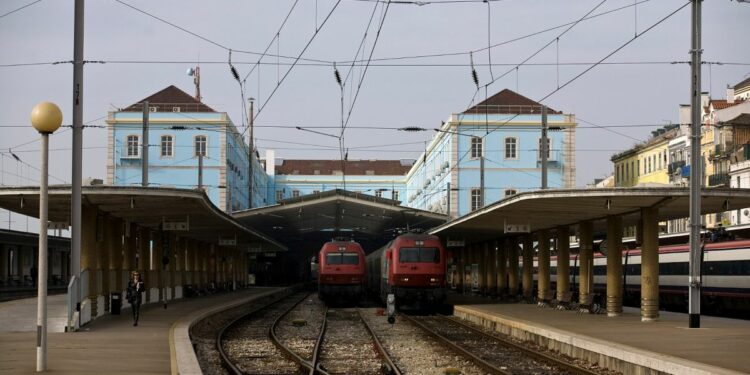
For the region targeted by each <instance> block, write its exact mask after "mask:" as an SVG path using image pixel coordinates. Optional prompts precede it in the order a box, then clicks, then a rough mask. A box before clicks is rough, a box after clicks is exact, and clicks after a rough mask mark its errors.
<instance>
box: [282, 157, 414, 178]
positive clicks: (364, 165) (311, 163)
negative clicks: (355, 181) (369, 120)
mask: <svg viewBox="0 0 750 375" xmlns="http://www.w3.org/2000/svg"><path fill="white" fill-rule="evenodd" d="M345 163H346V164H345V168H346V174H347V175H351V176H365V175H374V176H398V175H405V174H407V173H408V172H409V170H410V169H411V166H412V164H411V163H403V162H401V161H400V160H347V161H346V162H345ZM316 171H317V173H315V172H316ZM333 171H341V160H288V159H285V160H284V161H283V162H282V164H281V165H280V166H277V167H276V174H279V175H315V174H319V175H333Z"/></svg>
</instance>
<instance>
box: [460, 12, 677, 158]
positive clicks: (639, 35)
mask: <svg viewBox="0 0 750 375" xmlns="http://www.w3.org/2000/svg"><path fill="white" fill-rule="evenodd" d="M605 1H606V0H605ZM689 4H690V2H687V3H685V4H683V5H682V6H680V7H678V8H677V9H675V10H674V11H672V12H670V13H669V14H667V15H666V16H664V17H663V18H661V19H659V20H658V21H657V22H656V23H654V24H652V25H651V26H650V27H648V28H647V29H645V30H644V31H643V32H641V33H640V34H638V35H636V36H634V37H633V38H631V39H629V40H628V41H626V42H625V43H624V44H622V45H620V46H619V47H617V48H616V49H615V50H614V51H612V52H611V53H609V54H607V55H606V56H604V57H603V58H601V59H600V60H599V61H597V62H596V63H595V64H593V65H591V66H590V67H589V68H587V69H585V70H584V71H583V72H581V73H580V74H578V75H576V76H575V77H573V78H571V79H570V80H568V81H567V82H566V83H564V84H563V85H562V86H560V87H559V88H557V89H555V90H553V91H552V92H550V93H549V94H547V95H546V96H544V97H543V98H542V99H540V100H538V101H537V102H539V103H541V102H543V101H544V100H545V99H547V98H549V97H550V96H552V95H553V94H555V93H557V92H558V91H560V90H562V89H563V88H565V87H566V86H567V85H569V84H570V83H572V82H574V81H575V80H577V79H579V78H580V77H582V76H583V75H585V74H586V73H588V72H589V71H591V69H593V68H594V67H596V66H598V65H600V64H601V63H602V62H603V61H604V60H606V59H608V58H609V57H611V56H612V55H614V54H615V53H617V52H618V51H620V50H622V49H623V48H625V47H626V46H628V45H629V44H630V43H632V42H633V41H634V40H635V39H637V38H639V37H641V36H643V35H644V34H646V33H647V32H649V31H650V30H653V29H654V28H655V27H656V26H658V25H660V24H661V23H662V22H664V21H666V20H667V19H669V18H671V17H672V16H674V15H675V14H677V12H679V11H680V10H682V9H684V8H685V7H686V6H687V5H689ZM598 6H599V5H597V7H598ZM568 30H569V29H568ZM519 66H520V65H519ZM474 97H476V93H475V94H474ZM472 102H473V99H472ZM516 117H518V114H516V115H514V116H512V117H511V118H509V119H508V120H506V121H505V122H504V123H503V124H501V126H497V127H496V128H495V129H493V130H492V131H490V132H489V133H487V134H485V135H484V136H482V138H483V139H484V138H486V137H487V136H488V135H489V134H490V133H492V132H495V131H496V130H498V129H501V128H502V125H504V124H507V123H508V122H510V121H512V120H513V119H514V118H516ZM459 123H460V122H459ZM470 152H471V149H469V150H467V151H466V152H465V153H463V155H462V156H461V157H460V158H459V159H458V162H457V163H456V164H455V165H453V166H452V167H451V170H453V169H454V168H456V167H457V166H458V165H460V162H461V161H462V160H463V159H464V158H466V156H467V155H469V153H470Z"/></svg>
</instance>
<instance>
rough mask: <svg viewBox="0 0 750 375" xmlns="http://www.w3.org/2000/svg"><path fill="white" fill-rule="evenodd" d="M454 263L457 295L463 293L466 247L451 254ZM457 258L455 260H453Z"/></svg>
mask: <svg viewBox="0 0 750 375" xmlns="http://www.w3.org/2000/svg"><path fill="white" fill-rule="evenodd" d="M453 254H454V255H453V257H454V262H455V263H456V277H457V278H458V280H456V291H457V292H459V293H463V292H464V281H465V280H466V271H465V269H464V267H465V266H466V246H464V247H462V248H461V250H459V251H454V252H453ZM456 258H458V259H457V260H455V259H456Z"/></svg>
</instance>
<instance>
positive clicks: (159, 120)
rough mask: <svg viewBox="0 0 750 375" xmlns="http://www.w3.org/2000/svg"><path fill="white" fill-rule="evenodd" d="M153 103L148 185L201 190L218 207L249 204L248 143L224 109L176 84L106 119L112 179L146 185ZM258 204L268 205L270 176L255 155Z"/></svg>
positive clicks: (229, 208)
mask: <svg viewBox="0 0 750 375" xmlns="http://www.w3.org/2000/svg"><path fill="white" fill-rule="evenodd" d="M144 102H148V106H149V110H148V123H149V126H148V143H149V144H148V147H147V149H148V164H149V166H148V185H149V186H164V187H177V188H199V186H198V184H199V168H198V166H199V164H201V160H200V159H202V165H203V167H202V170H201V171H202V186H201V188H203V189H204V190H205V192H206V194H207V195H208V197H209V198H210V199H211V201H212V202H213V203H214V204H216V206H217V207H219V208H221V209H222V210H224V211H228V212H231V211H237V210H243V209H247V208H248V207H249V203H250V202H249V191H248V190H249V189H248V187H249V183H248V175H249V172H250V168H249V163H248V159H249V158H248V155H249V151H248V146H247V144H246V142H244V140H243V138H242V136H241V135H240V133H239V132H238V130H237V128H236V127H235V126H234V124H233V123H232V120H231V119H230V118H229V116H228V115H227V114H226V113H225V112H216V111H214V110H213V109H211V108H210V107H208V106H207V105H205V104H203V103H202V102H200V101H199V100H197V99H196V98H193V97H192V96H190V95H189V94H187V93H185V92H184V91H182V90H180V89H178V88H177V87H175V86H169V87H167V88H165V89H164V90H161V91H159V92H157V93H156V94H154V95H151V96H149V97H147V98H145V99H143V100H140V101H138V102H137V103H135V104H133V105H131V106H129V107H127V108H125V109H122V110H119V111H115V112H110V113H109V114H108V118H107V124H108V130H109V137H108V139H109V145H108V151H109V152H108V159H109V160H108V161H107V182H108V183H109V184H113V185H141V183H142V173H141V168H142V161H143V158H142V153H143V150H142V146H143V135H144V134H143V123H144V121H143V118H144V114H143V103H144ZM253 164H254V165H253V167H254V168H253V172H254V175H255V177H256V179H255V181H254V189H253V190H254V194H253V203H254V207H257V206H261V205H266V204H268V202H267V201H266V191H265V186H266V185H267V175H266V173H265V171H264V169H263V166H262V165H261V164H260V163H259V161H258V158H257V156H255V155H254V157H253Z"/></svg>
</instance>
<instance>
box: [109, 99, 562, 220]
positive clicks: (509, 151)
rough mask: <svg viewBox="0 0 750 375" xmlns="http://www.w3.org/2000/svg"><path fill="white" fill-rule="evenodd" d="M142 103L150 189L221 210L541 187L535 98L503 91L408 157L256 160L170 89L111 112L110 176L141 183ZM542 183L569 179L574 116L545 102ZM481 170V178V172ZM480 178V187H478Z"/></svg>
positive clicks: (470, 196)
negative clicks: (195, 192)
mask: <svg viewBox="0 0 750 375" xmlns="http://www.w3.org/2000/svg"><path fill="white" fill-rule="evenodd" d="M144 101H148V102H149V107H150V112H149V143H150V145H149V147H148V149H149V185H156V186H173V187H185V188H197V187H198V164H199V156H201V155H203V188H204V189H206V193H207V194H208V196H209V197H210V198H211V200H212V202H214V203H215V204H216V205H217V206H218V207H220V208H221V209H223V210H225V211H227V212H233V211H239V210H245V209H247V208H249V207H250V202H249V196H252V199H253V202H252V207H253V208H255V207H262V206H266V205H273V204H277V203H278V202H280V201H282V200H283V199H288V198H296V197H299V196H304V195H310V194H316V193H319V192H324V191H329V190H334V189H345V190H349V191H352V192H359V193H362V194H368V195H373V196H378V197H382V198H387V199H392V200H393V201H394V204H401V205H403V206H408V207H413V208H418V209H422V210H428V211H433V212H437V213H443V214H448V215H450V217H451V218H456V217H459V216H463V215H465V214H467V213H469V212H471V211H473V210H476V209H479V208H481V207H483V206H485V205H488V204H491V203H493V202H496V201H498V200H501V199H503V198H505V197H508V196H511V195H513V194H516V193H519V192H522V191H529V190H537V189H539V188H541V181H542V176H541V175H542V165H541V153H540V151H539V150H540V144H541V131H542V115H541V104H539V103H537V102H535V101H533V100H531V99H529V98H526V97H524V96H522V95H520V94H517V93H515V92H513V91H511V90H507V89H506V90H503V91H501V92H499V93H497V94H495V95H493V96H492V97H490V98H488V99H487V100H485V101H483V102H481V103H479V104H477V105H475V106H473V107H471V108H469V109H468V110H466V111H465V112H462V113H457V114H453V115H451V116H450V117H449V118H448V119H447V121H445V122H444V123H443V125H442V126H441V128H440V129H439V131H438V132H437V134H436V135H435V137H434V138H433V139H432V140H431V141H430V143H429V145H428V147H427V148H426V150H425V152H424V153H423V154H422V155H420V156H419V158H417V159H416V161H400V160H347V161H345V162H343V163H342V162H341V161H340V160H282V161H281V163H280V164H278V165H277V161H276V158H275V154H274V151H273V150H267V151H266V156H265V159H264V160H259V158H258V155H257V153H255V152H254V153H252V165H253V168H252V171H253V175H254V178H253V183H252V185H253V194H252V195H249V194H248V193H249V192H248V190H249V189H248V186H249V183H248V177H247V176H248V174H249V172H250V170H249V163H248V156H249V155H250V153H249V152H248V146H247V144H246V142H245V141H244V140H243V138H242V136H241V135H240V133H239V132H238V131H237V129H236V127H235V126H234V125H233V124H232V121H231V120H230V119H229V117H228V116H227V114H226V113H223V112H216V111H214V110H213V109H211V108H209V107H208V106H206V105H205V104H203V103H201V102H200V101H199V100H197V99H195V98H193V97H191V96H190V95H189V94H187V93H185V92H183V91H181V90H179V89H177V88H176V87H174V86H170V87H168V88H166V89H164V90H162V91H160V92H158V93H156V94H154V95H152V96H150V97H148V98H145V99H143V100H141V101H139V102H138V103H136V104H133V105H132V106H130V107H128V108H125V109H124V110H121V111H117V112H111V113H110V114H109V118H108V120H107V123H108V124H109V125H110V126H109V131H110V136H109V143H110V144H109V151H110V152H109V158H110V160H109V161H108V164H107V165H108V170H107V172H108V181H109V183H111V184H115V185H139V184H141V165H142V164H141V161H142V160H141V155H140V153H141V150H140V145H141V142H142V140H141V139H142V132H143V105H142V103H143V102H144ZM547 118H548V127H549V129H550V131H549V132H548V143H549V153H548V157H547V160H548V161H547V168H548V178H547V179H548V187H549V188H570V187H573V186H574V184H575V129H576V122H575V115H572V114H564V113H562V112H559V111H555V110H553V109H551V108H548V116H547ZM482 176H483V177H484V178H482ZM482 180H484V183H482Z"/></svg>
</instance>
